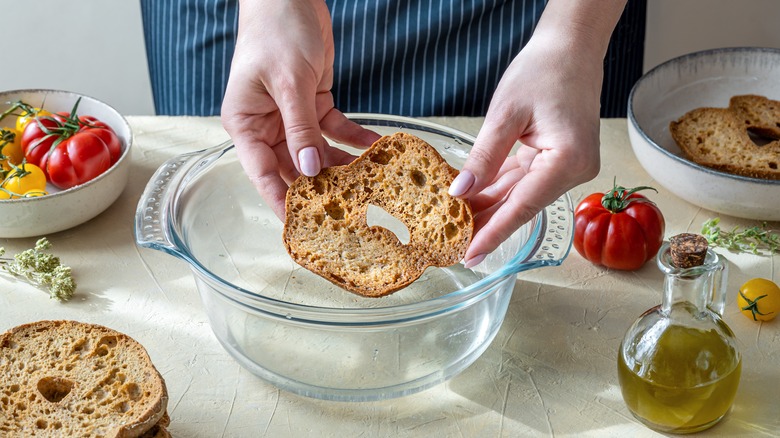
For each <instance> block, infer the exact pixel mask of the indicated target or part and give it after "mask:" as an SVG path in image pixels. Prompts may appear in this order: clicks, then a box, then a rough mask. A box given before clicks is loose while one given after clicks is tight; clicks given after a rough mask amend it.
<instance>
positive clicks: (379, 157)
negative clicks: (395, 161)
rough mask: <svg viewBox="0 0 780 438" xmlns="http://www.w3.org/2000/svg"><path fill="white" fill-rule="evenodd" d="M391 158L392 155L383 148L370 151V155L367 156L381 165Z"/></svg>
mask: <svg viewBox="0 0 780 438" xmlns="http://www.w3.org/2000/svg"><path fill="white" fill-rule="evenodd" d="M392 158H393V156H392V155H391V154H389V153H388V152H387V151H383V150H377V151H375V152H374V153H372V154H371V156H370V157H368V159H369V160H371V162H373V163H376V164H381V165H383V166H384V165H386V164H387V163H389V162H390V160H391V159H392Z"/></svg>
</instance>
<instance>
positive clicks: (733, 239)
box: [701, 218, 780, 255]
mask: <svg viewBox="0 0 780 438" xmlns="http://www.w3.org/2000/svg"><path fill="white" fill-rule="evenodd" d="M719 223H720V218H713V219H709V220H707V221H706V222H704V224H702V228H701V234H702V235H703V236H704V237H705V238H706V239H707V241H708V242H709V243H710V245H713V246H719V247H721V248H726V249H728V250H729V251H734V252H749V253H752V254H757V255H772V254H775V253H778V252H780V234H778V233H777V232H776V231H774V230H771V229H769V228H767V223H766V222H762V223H761V225H760V226H753V227H747V228H740V227H734V228H733V229H732V230H731V231H725V230H722V229H721V228H720V226H719V225H718V224H719Z"/></svg>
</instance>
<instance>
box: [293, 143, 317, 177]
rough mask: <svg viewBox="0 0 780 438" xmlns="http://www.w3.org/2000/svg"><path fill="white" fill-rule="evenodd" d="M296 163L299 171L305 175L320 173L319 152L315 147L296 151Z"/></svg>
mask: <svg viewBox="0 0 780 438" xmlns="http://www.w3.org/2000/svg"><path fill="white" fill-rule="evenodd" d="M298 163H299V165H300V166H301V173H302V174H304V175H306V176H316V175H317V174H318V173H320V154H319V152H318V151H317V148H315V147H307V148H303V149H301V150H300V151H299V152H298Z"/></svg>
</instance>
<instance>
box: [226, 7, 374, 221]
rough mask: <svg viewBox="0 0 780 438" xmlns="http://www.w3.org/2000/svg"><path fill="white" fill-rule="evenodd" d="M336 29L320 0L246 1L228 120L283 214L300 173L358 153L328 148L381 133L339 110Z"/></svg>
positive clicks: (244, 161) (247, 166)
mask: <svg viewBox="0 0 780 438" xmlns="http://www.w3.org/2000/svg"><path fill="white" fill-rule="evenodd" d="M333 59H334V48H333V32H332V29H331V22H330V14H329V12H328V8H327V6H326V4H325V2H323V1H321V0H283V1H278V0H277V1H274V0H260V1H258V0H253V1H242V2H241V5H240V8H239V27H238V37H237V41H236V48H235V53H234V56H233V62H232V64H231V70H230V77H229V79H228V84H227V90H226V92H225V97H224V100H223V103H222V124H223V126H224V127H225V130H226V131H227V132H228V134H230V136H231V138H232V139H233V142H234V143H235V145H236V151H237V154H238V158H239V161H240V162H241V165H242V166H243V168H244V171H245V172H246V174H247V176H248V177H249V179H250V180H251V181H252V183H253V184H254V186H255V187H256V188H257V190H258V192H259V193H260V195H261V196H262V197H263V199H264V200H265V201H266V203H268V205H269V206H270V207H271V208H272V209H273V210H274V212H275V213H276V215H277V216H278V217H279V218H280V219H284V199H285V195H286V192H287V188H288V186H289V184H290V183H291V182H292V181H293V180H294V179H295V178H296V177H297V176H298V175H300V174H303V175H307V176H314V175H316V174H318V173H319V172H320V170H321V168H323V167H328V166H332V165H338V164H346V163H348V162H350V161H352V160H353V159H354V157H353V156H352V155H350V154H348V153H346V152H344V151H342V150H340V149H337V148H333V147H330V146H328V143H327V141H326V140H325V139H324V138H323V134H324V135H327V136H328V137H329V138H331V139H333V140H335V141H338V142H340V143H343V144H348V145H351V146H358V147H367V146H370V145H371V143H373V142H374V141H375V140H376V139H378V138H379V135H377V134H376V133H374V132H372V131H370V130H367V129H365V128H363V127H361V126H359V125H357V124H355V123H354V122H352V121H350V120H349V119H347V118H346V117H345V116H344V114H342V113H341V112H340V111H339V110H337V109H336V108H334V103H333V95H332V94H331V91H330V89H331V86H332V84H333Z"/></svg>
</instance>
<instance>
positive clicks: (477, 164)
mask: <svg viewBox="0 0 780 438" xmlns="http://www.w3.org/2000/svg"><path fill="white" fill-rule="evenodd" d="M492 114H495V112H494V111H490V110H488V114H487V116H486V117H485V122H484V124H483V125H482V128H481V129H480V130H479V134H478V135H477V139H476V140H475V141H474V146H473V147H472V148H471V151H470V152H469V156H468V157H467V158H466V162H465V163H464V164H463V168H462V169H461V171H460V173H459V174H458V176H457V177H455V180H453V182H452V184H451V185H450V188H449V194H450V195H452V196H457V197H460V198H469V197H471V196H473V195H475V194H477V193H479V192H480V191H482V189H484V188H485V187H487V186H488V185H490V184H491V182H492V181H493V180H494V178H495V176H496V175H497V174H498V172H499V170H500V169H501V167H502V165H503V163H504V162H505V161H506V158H507V157H508V156H509V153H510V151H511V150H512V147H513V146H514V145H515V143H516V142H517V139H518V138H519V133H520V132H523V131H524V129H525V128H524V127H522V126H521V127H518V126H517V125H516V124H515V123H500V122H498V121H497V116H493V115H492ZM505 120H507V119H505ZM508 120H513V119H511V118H509V119H508Z"/></svg>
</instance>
